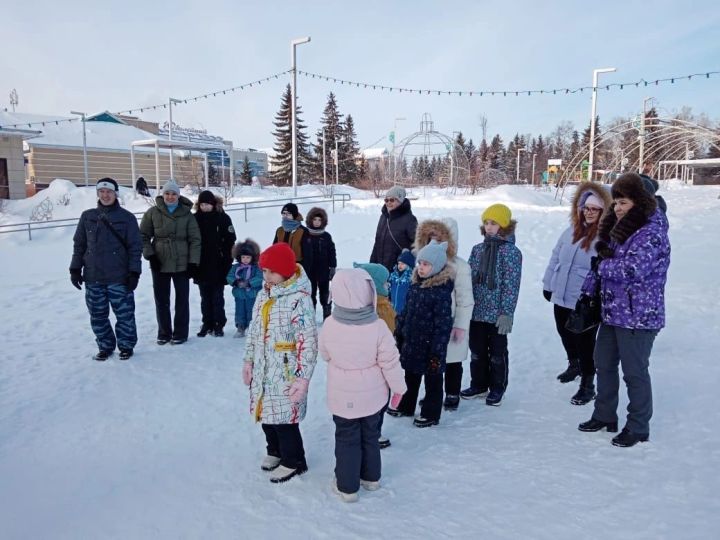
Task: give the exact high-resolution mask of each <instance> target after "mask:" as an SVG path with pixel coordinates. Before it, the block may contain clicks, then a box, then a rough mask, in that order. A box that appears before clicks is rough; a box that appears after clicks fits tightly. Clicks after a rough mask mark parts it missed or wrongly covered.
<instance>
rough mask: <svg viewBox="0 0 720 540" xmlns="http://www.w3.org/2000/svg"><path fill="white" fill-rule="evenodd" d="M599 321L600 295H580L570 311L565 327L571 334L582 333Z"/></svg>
mask: <svg viewBox="0 0 720 540" xmlns="http://www.w3.org/2000/svg"><path fill="white" fill-rule="evenodd" d="M600 322H601V318H600V295H599V294H597V293H596V294H595V295H594V296H587V295H582V296H581V297H580V298H579V299H578V301H577V303H576V304H575V309H574V310H573V311H572V312H571V313H570V316H569V317H568V320H567V322H566V323H565V329H566V330H568V331H570V332H572V333H573V334H582V333H583V332H587V331H588V330H590V329H591V328H595V327H596V326H597V325H599V324H600Z"/></svg>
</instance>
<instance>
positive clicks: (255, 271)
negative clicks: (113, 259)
mask: <svg viewBox="0 0 720 540" xmlns="http://www.w3.org/2000/svg"><path fill="white" fill-rule="evenodd" d="M232 256H233V258H234V259H235V260H236V261H237V262H235V263H234V264H233V265H232V267H231V268H230V271H229V272H228V275H227V282H228V283H229V284H230V285H232V294H233V297H234V298H235V327H236V328H237V331H236V332H235V336H234V337H236V338H242V337H245V330H247V328H248V326H250V320H251V319H252V309H253V305H255V297H257V294H258V292H260V289H261V288H262V285H263V275H262V270H260V267H259V266H258V258H259V257H260V246H258V245H257V243H256V242H254V241H252V240H250V239H249V238H248V239H246V240H245V241H244V242H238V243H237V244H235V245H234V246H233V250H232Z"/></svg>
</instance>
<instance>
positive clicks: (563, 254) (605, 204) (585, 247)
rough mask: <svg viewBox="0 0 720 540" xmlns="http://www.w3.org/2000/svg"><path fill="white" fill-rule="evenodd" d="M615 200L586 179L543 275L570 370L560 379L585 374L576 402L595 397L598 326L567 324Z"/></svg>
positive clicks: (563, 373) (545, 295)
mask: <svg viewBox="0 0 720 540" xmlns="http://www.w3.org/2000/svg"><path fill="white" fill-rule="evenodd" d="M611 202H612V201H611V199H610V192H609V191H608V190H607V189H605V188H604V187H603V186H602V185H600V184H596V183H593V182H583V183H582V184H581V185H580V186H579V187H578V188H577V190H576V191H575V195H574V196H573V199H572V204H571V206H570V227H568V228H567V229H565V231H564V232H563V233H562V234H561V235H560V238H558V241H557V243H556V244H555V248H554V249H553V252H552V255H551V257H550V262H549V263H548V266H547V269H546V270H545V277H544V278H543V296H544V297H545V300H547V301H548V302H552V304H553V312H554V314H555V326H556V328H557V332H558V335H559V336H560V339H561V340H562V344H563V347H564V348H565V353H566V354H567V359H568V367H567V369H566V370H565V371H563V372H562V373H561V374H560V375H558V376H557V378H558V380H559V381H560V382H561V383H569V382H572V381H574V380H575V379H576V378H577V376H578V375H581V378H580V388H579V389H578V391H577V392H576V393H575V395H574V396H573V397H572V398H571V399H570V403H572V404H573V405H585V404H587V403H590V402H591V401H592V400H593V399H594V398H595V362H594V361H593V350H594V349H595V336H596V334H597V327H593V328H591V329H589V330H587V331H585V332H583V333H582V334H574V333H572V332H570V331H569V330H568V329H566V328H565V323H567V320H568V317H569V316H570V313H572V310H573V308H575V304H576V302H577V301H578V298H579V297H580V289H581V288H582V285H583V281H584V280H585V276H587V274H588V272H589V271H590V264H591V260H592V258H593V257H595V256H596V255H597V251H595V244H596V242H597V240H598V238H597V235H598V230H599V227H600V221H601V219H602V216H603V212H605V211H606V210H607V209H608V208H609V207H610V203H611Z"/></svg>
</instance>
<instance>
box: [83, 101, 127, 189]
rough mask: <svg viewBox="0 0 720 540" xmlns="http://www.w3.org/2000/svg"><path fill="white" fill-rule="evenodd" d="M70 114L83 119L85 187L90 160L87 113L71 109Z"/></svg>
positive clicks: (86, 185) (87, 180) (87, 181)
mask: <svg viewBox="0 0 720 540" xmlns="http://www.w3.org/2000/svg"><path fill="white" fill-rule="evenodd" d="M70 114H77V115H78V116H80V118H81V121H82V128H83V168H84V170H85V187H88V184H89V179H88V160H87V135H86V132H85V116H86V115H85V113H84V112H79V111H70ZM130 181H131V182H132V179H130Z"/></svg>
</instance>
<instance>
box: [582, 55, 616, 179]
mask: <svg viewBox="0 0 720 540" xmlns="http://www.w3.org/2000/svg"><path fill="white" fill-rule="evenodd" d="M613 71H617V70H616V69H615V68H614V67H612V68H600V69H593V82H592V110H591V112H590V114H591V116H590V156H589V157H588V180H590V181H592V177H593V157H594V154H595V116H596V109H597V83H598V74H600V73H612V72H613Z"/></svg>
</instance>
